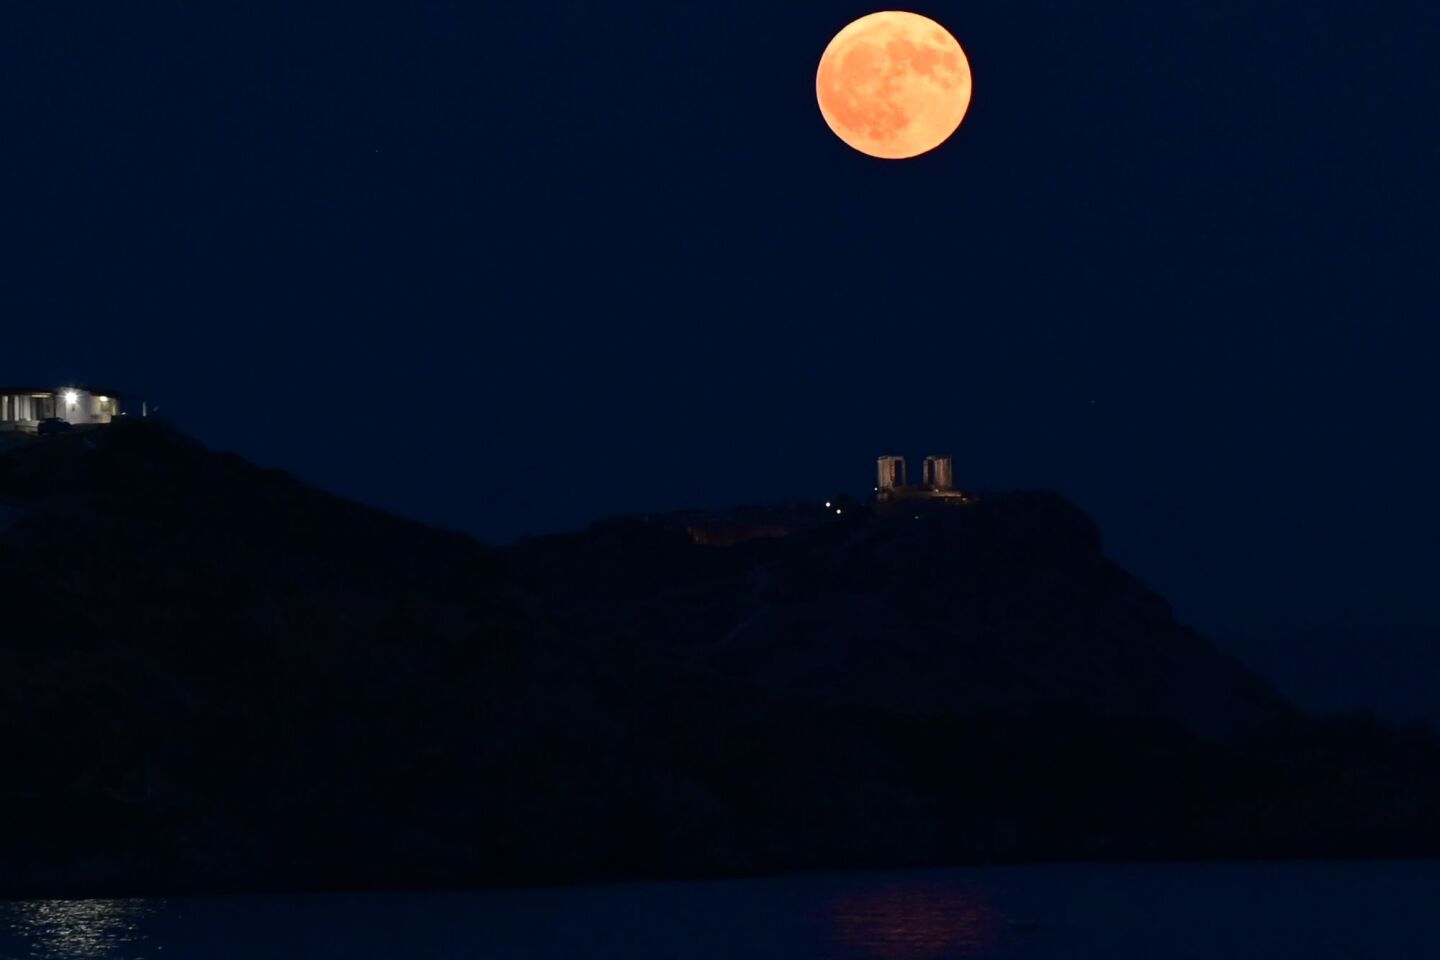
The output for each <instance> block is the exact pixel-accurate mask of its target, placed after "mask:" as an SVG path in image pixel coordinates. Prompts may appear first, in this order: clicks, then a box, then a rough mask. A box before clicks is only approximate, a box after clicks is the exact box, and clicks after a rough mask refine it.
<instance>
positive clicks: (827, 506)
mask: <svg viewBox="0 0 1440 960" xmlns="http://www.w3.org/2000/svg"><path fill="white" fill-rule="evenodd" d="M830 506H831V504H830V501H829V500H826V501H825V509H826V510H829V509H830Z"/></svg>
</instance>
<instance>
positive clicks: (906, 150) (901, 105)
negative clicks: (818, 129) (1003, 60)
mask: <svg viewBox="0 0 1440 960" xmlns="http://www.w3.org/2000/svg"><path fill="white" fill-rule="evenodd" d="M815 94H816V96H817V97H818V98H819V100H820V113H821V114H822V115H823V116H824V117H825V122H826V123H828V124H829V125H830V129H831V130H834V131H835V135H836V136H838V137H839V138H840V139H841V140H844V141H845V142H846V143H848V144H849V145H850V146H852V147H854V148H855V149H856V150H859V151H860V152H861V153H868V154H869V155H870V156H872V157H881V158H884V159H886V160H904V159H906V158H908V157H914V156H919V155H920V154H922V153H925V152H927V151H930V150H934V149H935V148H936V147H938V146H940V144H942V143H944V142H945V141H946V140H948V139H950V135H951V134H953V133H954V132H955V131H956V130H957V129H958V128H959V126H960V121H961V120H964V119H965V111H966V110H967V109H968V108H969V106H970V61H969V60H967V59H966V58H965V51H964V50H962V49H961V48H960V44H959V42H958V41H956V39H955V38H954V37H953V36H951V35H950V31H948V30H946V29H945V28H944V27H942V26H940V24H938V23H936V22H935V21H934V20H931V19H930V18H929V17H922V16H920V14H918V13H902V12H899V11H895V10H889V11H885V12H883V13H872V14H870V15H869V16H868V17H861V18H860V19H859V20H856V21H855V22H854V23H852V24H850V25H849V26H848V27H846V28H845V29H844V30H841V31H840V32H839V33H838V34H836V35H835V39H834V40H831V41H830V45H829V46H828V47H826V48H825V55H824V56H823V57H821V58H820V70H819V72H818V73H817V74H816V76H815Z"/></svg>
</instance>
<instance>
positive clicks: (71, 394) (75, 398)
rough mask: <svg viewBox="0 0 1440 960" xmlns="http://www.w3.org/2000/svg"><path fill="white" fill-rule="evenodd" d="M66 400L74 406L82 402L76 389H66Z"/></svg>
mask: <svg viewBox="0 0 1440 960" xmlns="http://www.w3.org/2000/svg"><path fill="white" fill-rule="evenodd" d="M65 402H66V403H68V404H69V405H70V406H72V407H73V406H75V404H77V403H79V402H80V394H78V393H76V392H75V391H74V390H66V391H65Z"/></svg>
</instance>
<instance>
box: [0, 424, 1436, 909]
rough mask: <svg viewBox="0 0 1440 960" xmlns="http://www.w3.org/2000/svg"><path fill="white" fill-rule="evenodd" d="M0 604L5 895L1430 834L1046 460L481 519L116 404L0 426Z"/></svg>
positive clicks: (1374, 846)
mask: <svg viewBox="0 0 1440 960" xmlns="http://www.w3.org/2000/svg"><path fill="white" fill-rule="evenodd" d="M788 529H789V528H786V529H784V530H780V529H777V530H775V531H773V532H774V533H785V532H787V531H788ZM0 617H3V621H0V622H3V632H0V722H3V724H4V729H5V731H6V736H4V737H3V738H0V769H3V770H4V771H5V778H4V781H3V782H0V887H3V888H4V889H5V890H6V891H8V892H11V893H24V894H34V893H42V892H65V893H74V892H101V891H103V892H134V891H139V890H150V889H163V890H199V889H263V888H274V887H281V886H289V887H293V886H301V887H348V886H396V885H426V884H442V883H514V882H529V881H537V882H551V881H572V880H583V879H594V878H615V877H622V876H709V875H719V874H729V873H739V872H759V871H772V870H784V869H796V868H813V867H862V866H899V865H914V864H935V863H953V862H961V861H967V860H976V859H986V860H1001V859H1027V858H1045V859H1061V858H1075V857H1087V858H1094V857H1106V858H1112V857H1182V856H1183V857H1197V856H1257V855H1267V856H1268V855H1274V856H1297V855H1298V856H1305V855H1314V856H1319V855H1326V856H1337V855H1382V854H1384V855H1397V854H1406V855H1409V854H1417V855H1418V854H1421V853H1431V854H1433V853H1436V852H1440V828H1437V827H1436V826H1435V825H1434V824H1435V823H1436V822H1437V818H1436V817H1435V813H1436V812H1437V811H1440V748H1437V745H1436V743H1435V741H1434V738H1433V737H1431V736H1430V735H1429V734H1428V733H1426V732H1424V731H1410V732H1405V733H1400V732H1396V731H1392V730H1389V729H1387V728H1385V727H1383V726H1380V725H1378V724H1375V723H1373V722H1370V721H1368V720H1365V719H1364V718H1357V719H1351V720H1343V721H1342V720H1324V721H1322V720H1314V719H1311V718H1307V717H1305V716H1302V715H1301V714H1300V713H1298V712H1297V711H1296V710H1294V709H1293V708H1292V707H1290V706H1289V705H1288V704H1287V703H1285V702H1284V701H1283V700H1282V699H1281V698H1280V697H1278V696H1277V695H1276V694H1275V693H1274V692H1273V691H1271V690H1270V688H1269V687H1268V686H1267V685H1266V684H1265V683H1264V682H1263V681H1261V680H1259V679H1258V678H1256V677H1254V676H1253V675H1251V674H1249V673H1248V672H1247V671H1245V670H1244V669H1242V668H1241V667H1240V666H1239V665H1237V664H1236V663H1235V662H1234V661H1232V660H1231V659H1230V658H1228V657H1226V656H1225V655H1223V654H1222V653H1220V652H1219V651H1217V650H1215V649H1214V648H1213V647H1211V646H1210V645H1209V644H1208V643H1206V642H1205V641H1204V640H1203V639H1202V638H1200V637H1198V636H1196V635H1195V634H1194V633H1193V632H1191V631H1189V630H1187V629H1185V628H1184V627H1183V626H1180V625H1178V624H1176V623H1175V621H1174V619H1173V618H1172V617H1171V615H1170V613H1169V610H1168V608H1167V607H1166V605H1165V603H1164V601H1163V600H1161V599H1160V598H1159V597H1157V596H1155V595H1154V594H1153V593H1152V592H1150V591H1149V590H1147V589H1146V588H1145V587H1144V586H1143V585H1142V584H1141V583H1140V582H1138V581H1137V580H1136V579H1134V578H1133V577H1131V576H1129V575H1128V574H1126V573H1125V572H1124V571H1123V570H1121V569H1119V568H1118V567H1116V566H1115V565H1114V564H1113V563H1112V562H1110V561H1109V560H1108V559H1106V557H1105V556H1104V553H1103V551H1102V549H1101V542H1100V537H1099V534H1098V533H1097V531H1096V530H1095V528H1094V525H1093V524H1092V523H1090V521H1089V520H1088V519H1087V518H1086V517H1084V516H1083V514H1081V513H1080V512H1079V511H1078V510H1076V509H1075V508H1074V507H1073V506H1071V505H1070V504H1068V503H1067V502H1066V501H1064V500H1063V499H1062V498H1060V497H1058V496H1055V495H1053V494H1043V493H1035V494H1009V495H995V496H991V497H987V498H985V499H983V500H982V501H981V502H980V503H977V504H975V505H973V506H970V507H966V508H962V509H957V510H953V511H941V512H938V513H936V514H934V515H924V516H921V517H919V518H918V519H917V518H916V517H914V516H911V515H908V514H907V515H888V516H883V517H877V516H872V515H869V514H868V512H866V511H864V510H856V511H850V512H848V513H847V515H846V516H845V517H843V518H838V519H837V520H835V521H834V522H831V521H825V522H818V521H817V522H814V523H806V524H802V525H801V526H800V528H798V529H796V530H795V531H794V532H793V533H791V534H790V535H788V536H767V537H765V538H761V539H748V540H744V541H743V542H738V543H736V544H735V545H733V546H728V547H717V546H706V545H702V544H698V543H696V542H695V538H694V537H693V536H692V535H690V534H687V533H686V531H685V529H683V528H677V526H676V524H674V523H673V522H668V521H666V520H665V519H664V518H660V519H656V520H649V521H647V520H642V519H634V518H632V519H626V520H618V521H613V522H608V523H602V524H598V525H596V526H595V527H594V528H592V529H590V530H588V531H585V532H582V533H576V534H570V535H564V536H555V537H544V538H536V539H532V540H528V541H523V542H521V543H519V544H517V545H515V546H514V547H509V548H504V549H495V548H489V547H486V546H483V545H481V544H479V543H477V542H475V541H473V540H471V539H470V538H468V537H465V536H462V535H458V534H454V533H450V532H446V531H441V530H436V529H433V528H429V527H425V526H423V525H420V524H415V523H411V522H408V521H404V520H401V519H398V518H395V517H392V516H388V515H386V514H384V513H382V512H380V511H376V510H373V509H369V508H366V507H363V506H359V505H356V504H353V503H349V502H346V501H344V500H341V499H338V498H335V497H332V496H329V495H327V494H324V493H320V492H317V491H314V490H311V489H307V488H306V487H304V486H303V485H301V484H299V483H297V482H295V481H294V480H293V479H291V478H289V477H287V476H285V475H284V474H281V473H278V472H275V471H269V470H262V469H259V468H256V467H254V466H252V465H250V464H248V463H246V462H244V461H243V460H240V459H239V458H237V457H234V456H228V455H221V454H216V453H213V452H210V451H208V450H205V449H204V448H202V447H201V446H199V445H198V444H196V443H194V442H192V441H190V440H188V439H187V438H185V437H183V436H180V435H178V434H176V433H174V432H171V431H169V430H166V429H164V428H162V427H158V426H155V425H153V424H142V423H133V424H131V423H122V424H119V425H116V426H114V427H111V428H108V429H104V430H95V431H88V432H82V433H76V434H73V435H67V436H61V437H55V438H49V439H46V440H43V441H41V440H37V441H33V442H27V443H22V444H20V445H18V446H17V447H15V448H14V449H11V450H9V451H7V452H5V453H3V454H0Z"/></svg>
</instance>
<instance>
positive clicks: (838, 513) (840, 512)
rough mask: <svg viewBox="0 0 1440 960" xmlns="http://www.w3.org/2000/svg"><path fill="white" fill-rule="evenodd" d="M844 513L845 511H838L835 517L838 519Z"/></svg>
mask: <svg viewBox="0 0 1440 960" xmlns="http://www.w3.org/2000/svg"><path fill="white" fill-rule="evenodd" d="M844 512H845V511H843V510H836V511H835V516H837V517H838V516H840V514H842V513H844Z"/></svg>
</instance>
